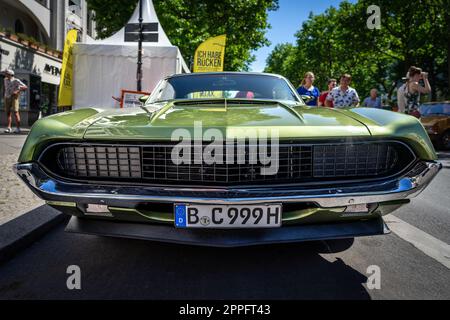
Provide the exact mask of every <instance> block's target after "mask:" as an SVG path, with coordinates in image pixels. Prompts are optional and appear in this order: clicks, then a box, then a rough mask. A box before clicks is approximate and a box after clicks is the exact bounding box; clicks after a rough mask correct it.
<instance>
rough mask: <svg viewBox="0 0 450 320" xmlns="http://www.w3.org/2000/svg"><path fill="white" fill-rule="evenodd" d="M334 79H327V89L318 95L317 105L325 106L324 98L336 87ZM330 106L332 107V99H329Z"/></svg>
mask: <svg viewBox="0 0 450 320" xmlns="http://www.w3.org/2000/svg"><path fill="white" fill-rule="evenodd" d="M336 83H337V80H336V79H328V91H324V92H322V94H321V95H320V96H319V107H325V100H326V99H327V96H328V94H329V93H330V92H331V90H333V89H334V88H336ZM330 108H333V101H330Z"/></svg>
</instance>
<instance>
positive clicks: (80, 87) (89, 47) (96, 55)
mask: <svg viewBox="0 0 450 320" xmlns="http://www.w3.org/2000/svg"><path fill="white" fill-rule="evenodd" d="M138 21H139V5H138V7H137V8H136V9H135V11H134V13H133V16H132V17H131V19H130V21H129V22H128V23H129V24H130V23H138ZM143 22H144V23H157V24H158V41H157V42H143V44H142V48H143V55H142V73H143V78H142V91H146V92H150V91H151V90H153V88H154V87H155V86H156V84H157V83H158V81H159V80H161V79H162V78H164V77H166V76H169V75H172V74H174V73H182V72H189V68H188V67H187V65H186V63H185V62H184V59H183V57H182V56H181V53H180V50H179V49H178V48H177V47H175V46H173V45H172V44H171V43H170V41H169V39H168V38H167V35H166V33H165V32H164V30H163V29H162V27H161V24H160V23H159V20H158V17H157V16H156V12H155V9H154V7H153V3H152V1H151V0H144V2H143ZM73 53H74V71H73V72H74V75H73V78H74V79H73V82H74V83H73V108H74V109H77V108H86V107H100V108H113V107H118V103H117V102H116V101H115V100H114V99H113V98H112V96H115V97H120V94H121V90H122V89H123V90H136V70H137V55H138V43H137V42H125V27H124V28H122V29H121V30H119V31H118V32H117V33H116V34H114V35H112V36H111V37H109V38H107V39H103V40H94V41H88V42H87V43H76V44H75V45H74V49H73Z"/></svg>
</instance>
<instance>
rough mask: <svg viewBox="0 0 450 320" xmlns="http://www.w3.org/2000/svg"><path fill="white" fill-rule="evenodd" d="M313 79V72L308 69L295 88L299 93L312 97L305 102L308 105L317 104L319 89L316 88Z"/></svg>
mask: <svg viewBox="0 0 450 320" xmlns="http://www.w3.org/2000/svg"><path fill="white" fill-rule="evenodd" d="M314 80H315V76H314V73H312V72H311V71H308V72H306V73H305V75H304V77H303V80H302V83H301V85H300V87H298V88H297V92H298V94H299V95H301V96H302V95H304V96H309V97H311V98H312V99H311V100H309V101H308V102H306V105H308V106H317V103H318V99H319V95H320V91H319V89H317V88H316V87H315V86H314V85H313V83H314Z"/></svg>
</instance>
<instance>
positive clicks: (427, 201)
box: [0, 153, 450, 299]
mask: <svg viewBox="0 0 450 320" xmlns="http://www.w3.org/2000/svg"><path fill="white" fill-rule="evenodd" d="M440 157H441V158H442V160H443V162H444V164H445V168H444V169H443V170H442V171H441V173H440V174H439V175H438V176H437V177H436V179H435V180H434V181H433V182H432V184H431V185H430V186H429V188H428V189H427V190H426V191H424V192H423V193H422V194H421V195H420V196H419V197H418V198H416V199H414V200H413V202H412V203H411V204H409V205H407V206H406V207H404V208H402V209H401V210H399V211H397V212H395V217H398V218H400V219H401V220H402V221H404V223H403V225H406V226H413V227H416V228H418V229H420V230H421V231H420V234H422V233H423V234H424V235H425V236H421V237H419V240H418V241H419V242H420V241H422V240H423V241H424V243H428V242H429V241H428V242H427V241H426V239H428V238H427V237H429V238H432V239H433V241H434V242H440V243H441V245H442V246H443V248H444V251H445V252H444V254H445V256H444V259H450V256H448V255H447V253H448V252H449V251H448V247H449V245H448V244H449V243H450V153H441V154H440ZM433 241H432V243H434V242H433ZM350 245H351V246H350ZM346 247H348V248H347V249H345V248H346ZM343 248H344V249H345V250H342V249H343ZM441 248H442V247H441ZM430 250H431V251H433V248H430V247H427V246H426V245H424V246H422V245H417V244H416V245H413V244H412V243H411V242H410V241H408V237H407V236H406V237H405V236H404V235H402V234H396V233H394V232H393V233H391V234H389V235H386V236H377V237H367V238H357V239H355V240H354V242H353V243H352V241H349V240H342V241H326V242H325V241H321V242H310V243H300V244H288V245H270V246H263V247H248V248H237V249H236V248H235V249H217V248H201V247H189V246H181V245H169V244H159V243H151V242H146V241H139V240H124V239H113V238H106V237H97V236H88V235H79V234H68V233H65V232H64V225H60V226H58V227H56V228H55V229H53V230H52V231H51V232H49V233H48V234H47V235H46V236H45V237H43V238H42V239H40V240H39V241H37V242H36V243H34V244H33V245H32V246H31V247H29V248H27V249H25V250H23V251H22V252H20V253H19V254H18V255H16V256H15V257H14V258H13V259H11V260H10V261H8V262H5V263H4V264H2V265H0V298H1V299H80V298H81V299H316V298H318V299H450V269H449V267H448V265H447V266H446V265H444V264H443V263H442V262H439V261H438V260H436V259H434V258H433V257H432V254H430V252H431V251H430ZM431 253H432V252H431ZM70 265H77V266H79V267H80V270H81V290H69V289H68V288H67V286H66V281H67V278H68V276H69V275H68V274H67V273H66V271H67V268H68V266H70ZM373 266H375V268H379V271H380V284H381V288H380V289H376V288H375V289H369V287H368V286H367V284H366V282H367V280H368V277H369V278H370V277H371V274H372V273H371V272H369V271H370V270H371V268H373Z"/></svg>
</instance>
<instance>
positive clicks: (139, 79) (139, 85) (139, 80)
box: [136, 0, 144, 91]
mask: <svg viewBox="0 0 450 320" xmlns="http://www.w3.org/2000/svg"><path fill="white" fill-rule="evenodd" d="M142 1H143V0H139V42H138V61H137V73H136V79H137V91H142V41H143V37H144V36H143V33H142V28H143V25H142V21H143V18H142V6H143V5H142Z"/></svg>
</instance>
